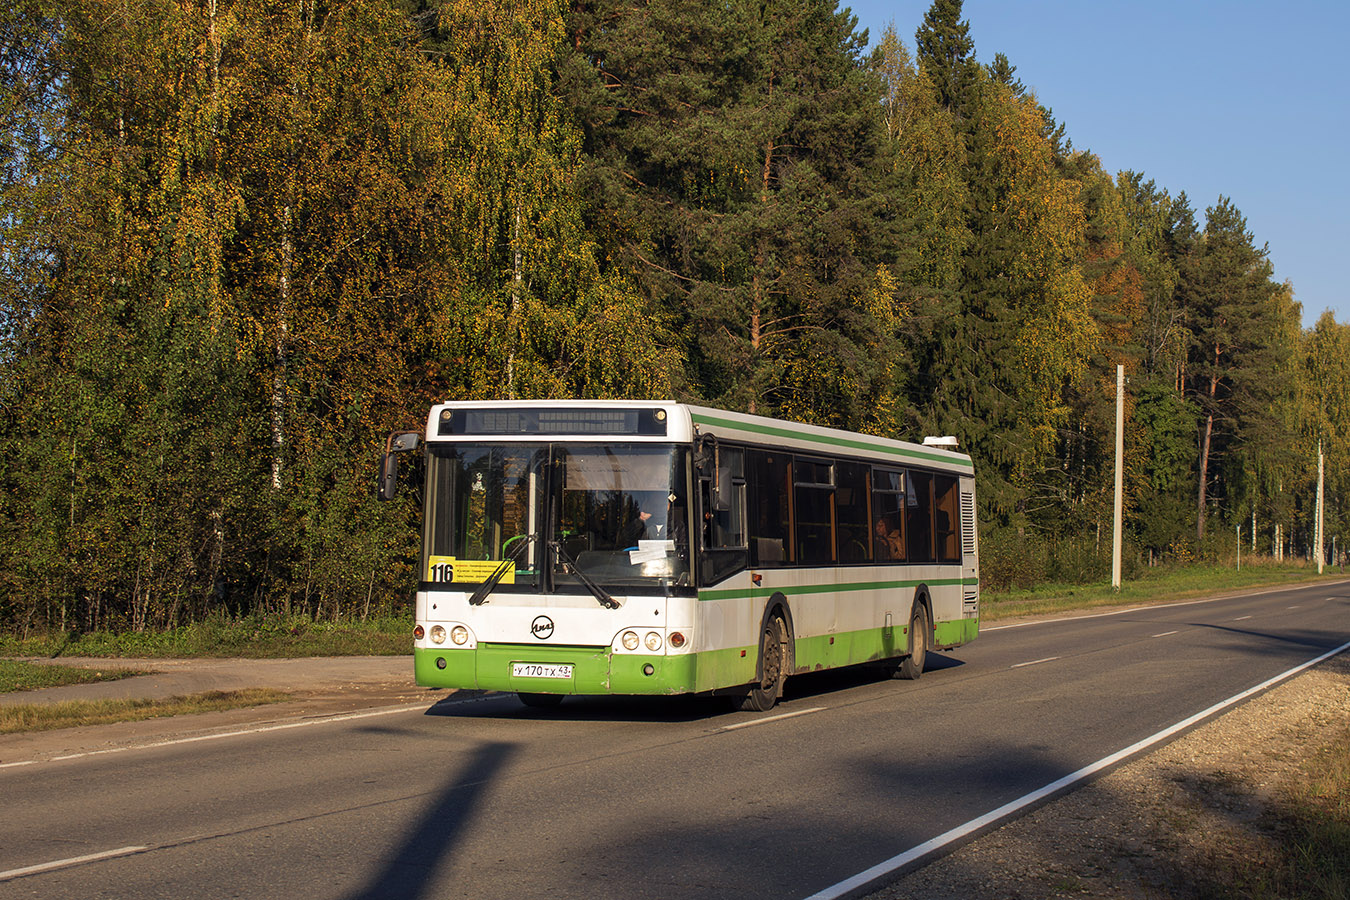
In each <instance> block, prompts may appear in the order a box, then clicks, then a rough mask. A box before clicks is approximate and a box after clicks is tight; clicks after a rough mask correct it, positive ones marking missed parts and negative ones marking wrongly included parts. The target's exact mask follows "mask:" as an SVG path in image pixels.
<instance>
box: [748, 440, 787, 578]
mask: <svg viewBox="0 0 1350 900" xmlns="http://www.w3.org/2000/svg"><path fill="white" fill-rule="evenodd" d="M745 474H746V481H747V483H748V487H749V493H750V497H749V499H750V510H751V512H752V513H753V515H752V517H751V519H750V521H749V523H748V524H749V528H750V564H751V565H752V566H781V565H784V564H785V563H788V562H790V561H791V560H790V557H789V556H788V553H789V551H790V550H791V549H792V542H791V541H790V540H789V538H790V535H791V530H790V524H789V523H790V522H791V518H790V516H791V512H792V457H791V456H789V455H788V454H786V453H766V452H765V451H763V450H748V451H746V454H745Z"/></svg>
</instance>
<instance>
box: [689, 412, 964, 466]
mask: <svg viewBox="0 0 1350 900" xmlns="http://www.w3.org/2000/svg"><path fill="white" fill-rule="evenodd" d="M690 418H691V419H692V420H693V421H694V422H695V423H696V424H699V425H716V426H719V427H722V428H733V429H736V430H737V431H750V432H754V433H755V434H763V435H768V436H770V437H785V438H792V439H794V440H799V441H809V442H811V443H814V444H829V445H832V446H836V447H848V448H849V449H851V450H865V451H867V452H869V453H884V454H886V455H888V456H905V457H911V458H913V459H922V460H927V461H929V462H936V463H944V464H946V465H949V466H955V467H956V468H958V469H961V470H962V471H963V473H964V474H967V475H969V474H971V473H973V472H974V471H975V468H974V466H973V465H972V464H971V462H970V460H969V458H968V457H967V458H966V459H965V461H964V462H963V461H962V459H961V457H959V456H955V454H951V453H925V452H923V451H920V450H910V449H908V448H906V447H890V446H887V445H885V444H877V443H873V442H872V441H859V440H854V439H852V438H845V437H832V436H829V435H821V434H809V433H804V432H801V431H796V430H794V429H791V428H779V427H777V426H776V425H761V424H759V423H750V422H737V421H736V420H734V419H719V418H717V417H715V416H705V415H701V414H699V413H690ZM953 457H955V458H953Z"/></svg>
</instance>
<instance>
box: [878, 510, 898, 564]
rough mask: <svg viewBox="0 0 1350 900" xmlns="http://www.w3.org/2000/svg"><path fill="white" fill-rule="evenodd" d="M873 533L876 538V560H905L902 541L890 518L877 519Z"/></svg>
mask: <svg viewBox="0 0 1350 900" xmlns="http://www.w3.org/2000/svg"><path fill="white" fill-rule="evenodd" d="M875 533H876V536H877V542H876V550H877V559H904V558H905V544H904V540H903V538H902V536H901V534H900V529H899V527H897V526H896V524H895V522H894V520H893V519H892V518H891V516H888V515H887V516H882V517H881V518H879V519H877V524H876V528H875Z"/></svg>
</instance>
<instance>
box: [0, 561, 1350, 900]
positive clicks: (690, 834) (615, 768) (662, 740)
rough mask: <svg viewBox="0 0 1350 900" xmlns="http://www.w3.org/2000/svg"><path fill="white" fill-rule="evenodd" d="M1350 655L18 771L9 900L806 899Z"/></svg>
mask: <svg viewBox="0 0 1350 900" xmlns="http://www.w3.org/2000/svg"><path fill="white" fill-rule="evenodd" d="M1347 642H1350V583H1338V584H1333V585H1327V584H1321V585H1318V586H1315V587H1308V588H1302V589H1297V590H1277V591H1268V592H1264V593H1259V594H1254V595H1248V596H1244V597H1237V598H1230V599H1223V600H1214V601H1209V602H1197V603H1189V604H1185V605H1172V606H1166V607H1154V608H1149V609H1140V610H1134V611H1129V612H1123V613H1115V614H1110V615H1100V616H1092V617H1085V618H1076V619H1069V620H1057V621H1039V622H1033V623H1030V624H1026V625H1018V626H1006V627H1001V628H994V627H991V628H989V629H987V630H986V631H985V632H984V633H983V634H982V635H981V637H980V638H979V640H978V641H976V642H975V643H973V644H971V645H969V646H968V647H964V648H961V649H960V650H958V651H956V652H955V653H952V654H947V655H941V656H938V657H937V658H936V659H934V658H931V657H930V667H929V671H928V672H927V673H926V674H925V675H924V677H923V678H922V679H921V680H920V681H917V682H900V681H886V680H879V679H878V678H877V677H876V676H875V675H874V674H872V673H870V672H866V671H847V672H839V673H825V674H821V675H814V676H809V677H800V678H797V679H794V680H793V681H791V682H789V694H788V697H787V698H786V699H785V701H784V702H783V703H782V704H781V705H780V706H779V707H778V708H777V709H775V710H774V711H773V712H771V713H727V712H724V711H723V707H721V706H720V705H719V704H718V703H716V702H713V701H707V700H701V699H697V698H690V699H673V700H668V701H660V702H652V701H635V700H626V699H625V700H615V699H602V698H576V699H572V700H569V701H568V702H567V703H565V704H563V706H562V707H561V708H559V709H558V710H554V711H548V712H539V711H534V710H527V709H526V708H524V707H523V706H521V705H520V704H519V703H518V702H517V701H516V700H515V699H514V698H513V697H509V696H500V695H490V696H488V697H484V698H480V699H476V700H471V701H457V700H455V698H453V697H452V698H450V699H448V700H446V701H445V702H442V703H440V704H437V705H435V706H433V707H431V708H430V709H425V708H422V709H414V710H407V711H402V712H385V713H382V714H380V715H372V716H368V717H364V718H351V719H345V720H341V721H332V722H321V723H316V724H313V725H310V726H308V727H294V728H286V729H274V730H269V731H259V732H256V733H248V734H239V735H237V736H232V737H227V738H222V739H219V740H210V741H198V742H192V743H176V744H169V745H165V746H158V747H147V748H141V749H131V750H127V751H125V752H119V753H110V754H102V755H93V756H86V757H81V758H76V759H70V760H59V761H44V762H39V763H35V764H33V765H28V766H16V767H10V768H4V769H0V796H3V798H4V801H3V803H4V813H5V814H4V816H3V817H0V898H10V897H42V898H63V897H72V898H74V897H80V898H89V897H108V898H112V897H127V898H132V897H135V898H151V897H165V898H174V900H185V898H208V897H209V898H219V897H249V898H272V897H303V898H306V900H319V898H343V900H363V898H376V897H399V898H417V897H437V898H449V897H473V898H498V897H500V898H519V897H541V898H542V897H548V898H570V897H581V896H585V897H588V898H609V897H613V898H640V897H653V898H656V897H672V896H680V897H726V896H736V897H744V898H802V897H807V896H810V895H812V894H815V893H816V892H818V891H828V890H829V889H830V888H831V886H835V885H838V884H840V883H842V882H845V881H846V880H847V879H849V878H850V877H851V876H854V875H856V874H857V873H859V872H862V871H863V870H866V869H868V868H869V867H871V866H873V865H875V864H877V863H880V862H882V861H883V860H887V859H890V858H892V857H894V856H896V855H897V854H900V853H902V852H903V851H905V850H907V849H909V848H912V847H915V846H917V845H919V844H921V843H923V842H924V841H926V840H929V839H930V838H933V837H934V836H936V835H939V834H942V833H944V832H947V831H948V830H950V829H953V828H957V827H958V826H960V825H961V824H962V823H965V822H969V821H971V820H973V819H975V818H977V817H978V816H980V815H982V814H984V813H987V812H989V811H990V810H993V809H995V808H997V807H999V806H1001V805H1003V804H1006V803H1009V802H1011V801H1014V800H1016V799H1017V798H1019V797H1023V796H1025V795H1027V794H1028V793H1031V792H1033V791H1036V790H1037V789H1039V788H1041V787H1043V786H1045V785H1047V784H1050V783H1052V782H1054V781H1055V780H1056V779H1058V778H1061V777H1062V776H1064V775H1066V774H1067V773H1071V772H1074V771H1075V770H1078V769H1080V768H1082V767H1084V766H1087V765H1089V764H1091V763H1093V762H1094V761H1096V760H1100V759H1102V758H1103V757H1106V756H1108V755H1109V754H1111V753H1113V752H1115V751H1118V750H1120V749H1121V748H1123V747H1127V746H1129V745H1131V744H1133V743H1135V742H1136V741H1139V740H1141V739H1143V738H1146V737H1148V736H1150V735H1153V734H1156V733H1158V732H1159V731H1161V730H1163V729H1166V728H1168V727H1169V726H1170V725H1173V724H1174V723H1176V722H1179V721H1181V720H1184V719H1186V718H1187V717H1188V716H1192V715H1194V714H1195V713H1197V712H1199V711H1201V710H1205V709H1207V708H1209V707H1210V706H1212V705H1213V704H1215V703H1218V702H1220V701H1222V700H1224V699H1225V698H1229V697H1232V696H1233V695H1235V694H1238V693H1240V692H1242V691H1244V690H1246V689H1248V688H1250V687H1252V686H1254V685H1257V684H1260V683H1261V682H1263V681H1265V680H1266V679H1268V678H1270V677H1272V676H1274V675H1276V674H1278V673H1280V672H1283V671H1286V670H1288V669H1290V668H1291V667H1293V666H1296V665H1299V664H1301V663H1304V662H1306V661H1308V660H1310V659H1313V658H1315V657H1317V656H1319V655H1322V654H1323V653H1325V652H1327V651H1329V650H1332V649H1334V648H1337V647H1340V646H1342V645H1345V644H1346V643H1347ZM101 854H107V855H101ZM89 856H94V857H95V858H94V859H89V860H86V861H84V862H74V863H72V862H69V861H71V860H79V859H81V858H83V857H89ZM45 865H51V866H52V868H47V869H43V870H40V871H29V873H28V874H23V871H24V870H32V869H34V868H36V867H40V866H45Z"/></svg>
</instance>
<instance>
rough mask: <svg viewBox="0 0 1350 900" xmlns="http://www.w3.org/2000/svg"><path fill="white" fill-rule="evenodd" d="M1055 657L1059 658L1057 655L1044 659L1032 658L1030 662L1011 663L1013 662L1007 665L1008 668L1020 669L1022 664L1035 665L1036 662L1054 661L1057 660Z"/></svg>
mask: <svg viewBox="0 0 1350 900" xmlns="http://www.w3.org/2000/svg"><path fill="white" fill-rule="evenodd" d="M1057 659H1059V657H1058V656H1047V657H1046V658H1045V659H1033V660H1032V661H1031V662H1024V663H1013V664H1012V665H1011V666H1009V667H1008V668H1010V669H1020V668H1022V667H1023V666H1034V665H1037V664H1038V663H1043V662H1054V661H1055V660H1057Z"/></svg>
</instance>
